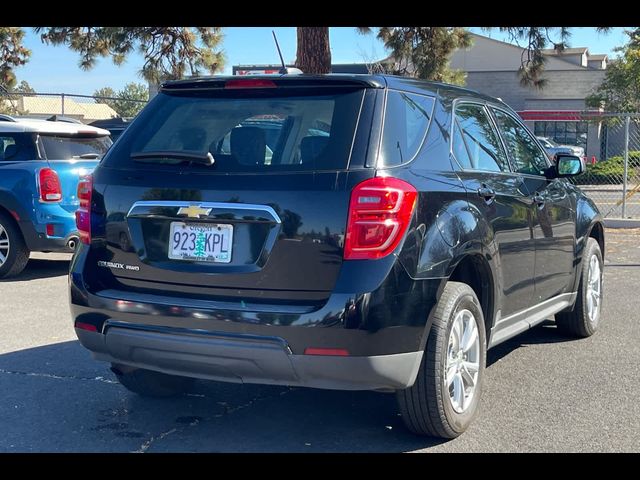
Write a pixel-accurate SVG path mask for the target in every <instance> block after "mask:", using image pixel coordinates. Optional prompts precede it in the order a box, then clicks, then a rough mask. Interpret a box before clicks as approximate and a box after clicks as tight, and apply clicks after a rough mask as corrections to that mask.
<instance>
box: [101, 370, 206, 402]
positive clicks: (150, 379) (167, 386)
mask: <svg viewBox="0 0 640 480" xmlns="http://www.w3.org/2000/svg"><path fill="white" fill-rule="evenodd" d="M111 371H112V372H113V373H115V374H116V377H117V378H118V381H119V382H120V383H121V384H122V385H123V386H124V387H125V388H126V389H127V390H129V391H130V392H133V393H137V394H138V395H140V396H143V397H154V398H166V397H175V396H177V395H181V394H183V393H185V392H188V391H189V389H190V387H191V385H192V383H193V380H194V379H193V378H189V377H180V376H177V375H167V374H166V373H160V372H154V371H152V370H145V369H143V368H137V369H134V370H129V369H125V368H124V367H120V366H119V365H115V364H114V365H112V367H111Z"/></svg>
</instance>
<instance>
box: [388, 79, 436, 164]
mask: <svg viewBox="0 0 640 480" xmlns="http://www.w3.org/2000/svg"><path fill="white" fill-rule="evenodd" d="M433 105H434V100H433V98H431V97H426V96H423V95H415V94H412V93H405V92H396V91H393V90H390V91H389V93H388V95H387V107H386V110H385V117H384V131H383V133H382V148H381V151H380V159H379V161H378V165H380V166H385V167H389V166H393V165H401V164H403V163H407V162H409V161H411V160H412V159H413V157H415V156H416V154H417V153H418V150H419V149H420V147H421V146H422V142H423V141H424V139H425V137H426V135H427V129H428V127H429V121H430V120H431V114H432V112H433Z"/></svg>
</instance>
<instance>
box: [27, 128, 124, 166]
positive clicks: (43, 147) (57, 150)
mask: <svg viewBox="0 0 640 480" xmlns="http://www.w3.org/2000/svg"><path fill="white" fill-rule="evenodd" d="M111 143H112V141H111V139H110V138H109V137H108V136H102V137H71V136H58V135H46V134H40V137H39V145H38V147H39V148H40V154H41V155H42V156H43V157H44V158H46V159H48V160H67V159H71V158H86V159H90V158H102V156H103V155H104V154H105V153H106V151H107V150H108V149H109V147H110V146H111Z"/></svg>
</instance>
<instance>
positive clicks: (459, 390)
mask: <svg viewBox="0 0 640 480" xmlns="http://www.w3.org/2000/svg"><path fill="white" fill-rule="evenodd" d="M453 400H454V402H455V403H457V404H458V407H459V408H460V409H461V410H464V382H463V380H462V375H461V374H460V373H456V374H455V375H454V377H453Z"/></svg>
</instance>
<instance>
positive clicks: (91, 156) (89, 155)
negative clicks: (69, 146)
mask: <svg viewBox="0 0 640 480" xmlns="http://www.w3.org/2000/svg"><path fill="white" fill-rule="evenodd" d="M100 157H101V155H100V154H99V153H83V154H82V155H74V156H73V157H72V158H82V159H83V160H92V159H95V158H100Z"/></svg>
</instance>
